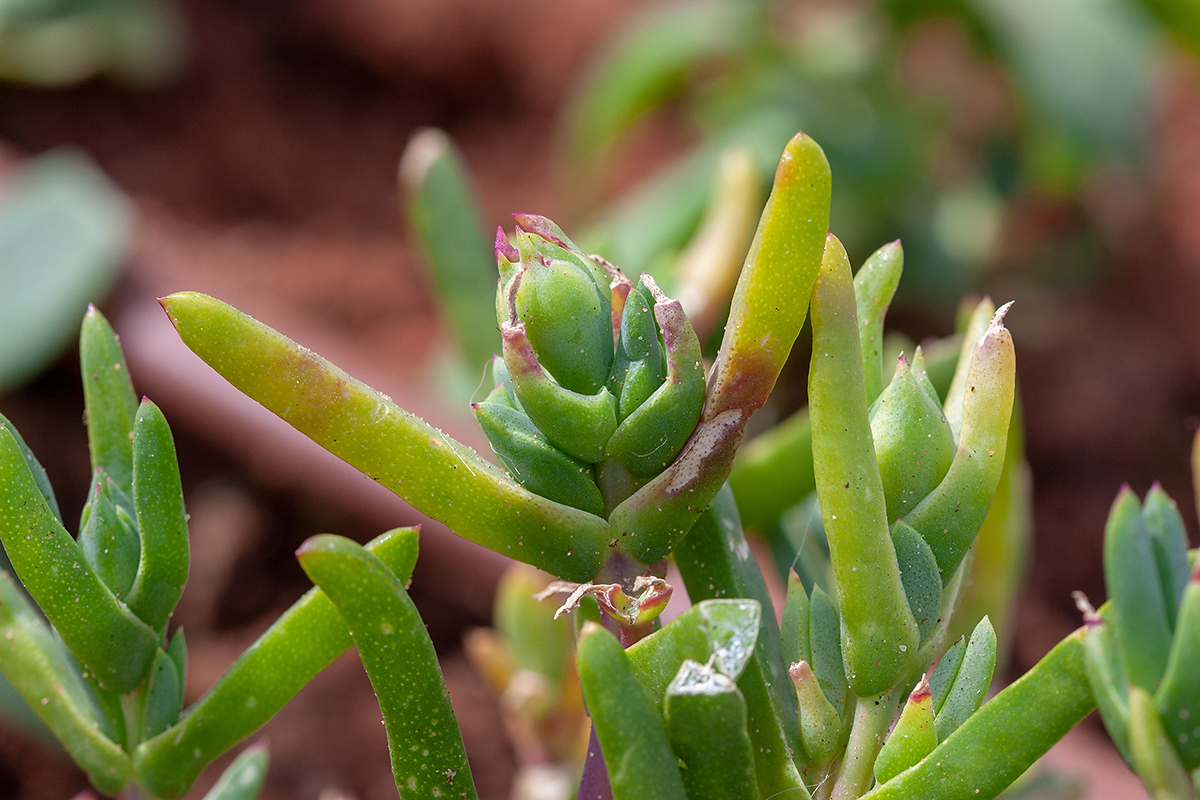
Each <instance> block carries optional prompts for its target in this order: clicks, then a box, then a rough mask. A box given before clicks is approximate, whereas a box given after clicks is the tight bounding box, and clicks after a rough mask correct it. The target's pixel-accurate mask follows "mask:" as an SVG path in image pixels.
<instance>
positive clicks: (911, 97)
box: [564, 0, 1200, 303]
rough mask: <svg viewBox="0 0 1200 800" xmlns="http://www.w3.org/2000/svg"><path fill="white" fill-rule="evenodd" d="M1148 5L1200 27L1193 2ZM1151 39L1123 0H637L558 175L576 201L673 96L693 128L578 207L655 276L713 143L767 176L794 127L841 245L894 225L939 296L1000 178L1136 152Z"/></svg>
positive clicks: (1071, 176) (598, 69)
mask: <svg viewBox="0 0 1200 800" xmlns="http://www.w3.org/2000/svg"><path fill="white" fill-rule="evenodd" d="M1147 5H1149V6H1152V7H1154V8H1155V10H1156V11H1160V12H1161V13H1160V16H1163V17H1164V18H1170V19H1177V20H1180V21H1181V22H1180V24H1179V25H1178V26H1176V27H1182V28H1185V29H1186V30H1187V31H1190V32H1191V35H1192V36H1193V37H1196V36H1197V32H1198V31H1200V24H1197V23H1196V22H1195V21H1194V20H1192V18H1190V17H1188V16H1187V15H1188V13H1189V12H1188V11H1187V9H1186V8H1185V7H1186V6H1192V5H1195V4H1194V3H1187V2H1178V3H1174V4H1172V3H1164V2H1158V0H1155V1H1154V2H1151V1H1150V0H1148V1H1147ZM1168 6H1170V9H1174V10H1170V9H1168V10H1163V9H1166V8H1167V7H1168ZM1176 7H1178V8H1176ZM1189 26H1190V27H1189ZM1187 36H1188V34H1187V33H1186V32H1184V33H1181V34H1180V37H1181V38H1182V39H1184V40H1186V39H1187ZM1196 40H1197V41H1200V38H1197V39H1196ZM1162 42H1163V37H1162V35H1161V32H1160V29H1159V28H1158V26H1156V24H1155V21H1154V18H1153V17H1152V16H1151V15H1150V14H1148V13H1147V11H1146V9H1145V8H1143V7H1142V6H1141V5H1139V4H1137V3H1135V2H1132V1H1131V0H1036V1H1035V0H918V1H917V2H911V1H910V0H879V1H878V2H874V3H839V2H826V3H801V2H789V1H788V0H776V2H758V3H750V2H743V1H741V0H686V1H685V2H677V3H671V4H666V5H662V4H660V5H656V6H654V7H652V8H648V9H646V10H644V11H643V12H641V13H640V14H638V15H636V16H635V17H634V18H633V19H631V20H630V22H629V24H628V25H627V26H626V28H625V29H624V30H623V31H621V32H620V33H619V34H618V35H617V36H616V37H614V39H613V40H612V41H611V42H610V44H609V47H608V48H607V50H606V52H605V53H604V54H603V56H602V57H601V58H600V59H599V60H598V61H597V62H596V64H595V66H594V68H593V70H592V71H591V73H590V75H589V76H588V78H587V79H586V80H585V82H584V83H583V84H582V85H581V86H580V88H579V92H578V94H577V96H576V98H575V102H574V106H573V108H572V110H571V113H570V115H569V118H568V120H567V122H568V130H567V131H565V136H564V140H565V149H566V161H567V164H568V169H569V172H570V174H571V176H572V178H571V185H572V187H573V188H574V189H575V190H576V191H577V194H578V197H577V200H578V201H579V202H580V203H581V204H582V205H584V206H585V207H586V208H587V209H595V208H596V207H597V206H598V205H599V201H600V199H601V198H603V197H604V195H605V193H606V192H607V191H608V190H610V189H611V188H612V187H611V186H608V185H606V183H605V181H606V178H607V176H608V175H609V174H610V172H611V169H610V168H611V166H612V164H613V162H614V160H615V158H616V157H617V156H618V155H619V151H620V150H621V148H622V146H623V145H626V144H627V143H628V140H629V139H630V138H631V136H632V134H633V133H634V131H635V128H636V126H637V124H638V123H639V122H641V121H643V120H644V119H645V118H646V117H647V116H648V115H649V114H651V113H652V112H653V111H655V110H661V109H663V108H666V107H668V106H669V107H670V108H673V109H677V110H681V111H682V114H683V116H684V117H685V119H686V121H687V127H688V129H689V130H691V131H693V132H694V133H695V134H696V144H695V146H694V147H693V148H692V149H691V150H690V151H689V152H687V153H685V154H684V155H682V156H680V157H679V158H677V159H676V160H675V161H674V162H672V163H670V164H668V165H667V166H665V167H664V168H662V169H661V170H660V171H658V172H657V173H655V174H653V175H651V176H650V177H649V178H647V179H646V180H645V181H644V182H643V183H641V184H640V185H639V186H637V187H635V188H634V189H633V190H632V191H631V192H629V193H628V194H627V195H625V196H624V197H622V198H620V199H618V200H617V201H616V203H615V204H613V205H611V206H610V207H608V208H607V209H606V210H605V211H602V212H595V211H593V212H592V213H593V215H594V218H593V222H594V225H593V227H592V228H591V234H590V235H589V236H587V237H584V239H585V241H586V245H585V247H590V248H592V249H594V250H598V251H600V252H603V253H605V254H606V255H607V256H608V257H609V258H611V259H612V260H613V261H615V262H616V263H619V264H621V266H622V267H623V268H625V269H627V270H628V271H630V272H631V273H636V272H637V271H639V270H643V269H652V270H654V271H655V272H656V273H658V276H659V277H663V275H662V273H663V272H665V270H661V269H659V267H660V266H662V265H664V264H665V263H669V262H670V260H671V259H672V257H673V255H674V254H675V253H677V252H678V251H679V250H680V249H681V248H682V247H683V246H684V244H685V243H686V242H687V240H688V238H689V237H690V236H691V234H692V232H693V230H694V229H695V227H696V225H697V224H698V223H699V220H700V217H701V215H702V214H703V212H704V209H705V207H706V206H707V204H708V202H709V201H708V187H709V186H711V185H712V174H713V172H714V170H715V168H716V162H717V158H718V154H719V152H720V151H721V149H722V148H723V147H726V146H729V145H730V144H740V145H744V146H748V147H749V148H750V150H751V151H752V152H753V153H755V155H756V157H757V162H758V165H759V169H760V170H761V172H762V174H763V177H764V180H767V179H769V176H770V174H771V171H772V170H773V169H774V166H775V162H776V160H777V158H778V155H779V153H780V152H781V151H782V149H783V145H784V143H785V142H786V141H787V139H788V137H789V136H790V135H791V133H792V132H794V131H795V130H796V129H797V128H799V129H802V130H804V131H806V132H807V133H809V134H810V135H812V136H814V137H815V138H817V139H818V140H820V141H821V142H822V143H823V146H824V148H825V152H826V154H827V155H828V157H829V160H830V164H831V166H832V168H833V171H834V173H835V174H836V175H837V176H838V185H837V187H836V189H835V192H834V195H833V209H832V223H831V224H832V227H833V228H834V229H835V230H837V231H839V235H840V237H841V238H842V240H843V241H844V242H845V244H846V246H847V248H848V250H849V252H850V254H851V258H852V260H854V261H859V260H860V259H861V258H863V257H865V256H866V255H867V253H868V248H869V247H872V246H874V245H876V244H877V243H878V242H880V241H886V240H890V239H894V238H897V237H900V238H902V239H903V240H904V245H905V249H906V250H907V251H908V252H909V255H910V258H909V263H910V265H911V266H910V268H909V270H908V281H907V287H906V291H908V292H910V293H912V294H915V295H918V296H921V297H923V298H924V299H925V300H926V301H932V302H935V303H941V302H946V301H950V300H952V299H953V298H955V297H957V296H958V295H959V294H960V293H961V292H962V291H963V290H964V289H966V288H968V287H969V286H970V285H971V284H972V283H973V278H974V275H975V273H976V272H977V271H978V270H979V269H981V268H982V267H983V266H984V265H986V264H987V263H988V262H989V261H990V260H993V259H995V258H996V256H997V251H998V249H999V244H1000V239H1001V231H1002V225H1003V222H1004V214H1005V209H1006V204H1007V203H1008V202H1009V201H1010V199H1011V198H1012V197H1014V195H1016V194H1018V193H1020V192H1024V191H1030V190H1033V191H1040V192H1047V193H1050V194H1051V195H1053V196H1056V197H1062V196H1070V195H1071V193H1073V192H1075V191H1077V190H1078V189H1079V187H1080V185H1081V182H1082V181H1083V180H1084V179H1085V178H1086V177H1087V176H1088V175H1090V174H1093V173H1094V172H1095V171H1096V170H1098V169H1100V168H1102V167H1103V166H1105V165H1108V164H1112V163H1114V162H1120V163H1125V164H1130V165H1135V166H1136V164H1137V163H1138V160H1139V158H1140V157H1141V154H1142V152H1143V148H1144V138H1145V129H1144V127H1145V123H1146V119H1147V111H1148V109H1149V104H1150V95H1151V82H1152V79H1153V75H1154V70H1155V66H1156V63H1157V61H1158V59H1159V58H1160V55H1161V53H1162V50H1163V48H1162Z"/></svg>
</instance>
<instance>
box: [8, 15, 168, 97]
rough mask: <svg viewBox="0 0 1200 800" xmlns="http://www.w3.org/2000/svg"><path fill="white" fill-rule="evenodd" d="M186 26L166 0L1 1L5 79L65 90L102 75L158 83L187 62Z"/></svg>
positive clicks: (132, 81) (131, 80) (123, 79)
mask: <svg viewBox="0 0 1200 800" xmlns="http://www.w3.org/2000/svg"><path fill="white" fill-rule="evenodd" d="M183 45H184V34H183V23H182V20H181V19H180V17H179V14H178V11H177V10H176V9H175V7H174V6H173V5H171V4H169V3H167V2H165V1H164V0H7V1H6V2H4V3H0V80H8V81H16V82H19V83H28V84H32V85H34V86H40V87H43V88H61V87H64V86H69V85H71V84H75V83H79V82H80V81H84V80H87V79H88V78H93V77H96V76H97V75H109V76H111V77H112V78H115V79H117V80H119V81H121V82H124V83H131V84H143V85H144V84H154V83H158V82H160V81H162V80H163V79H165V78H167V77H168V76H170V75H171V74H172V73H173V72H174V70H175V69H176V68H177V67H178V66H179V65H180V63H181V61H182V54H183Z"/></svg>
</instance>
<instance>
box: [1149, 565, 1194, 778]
mask: <svg viewBox="0 0 1200 800" xmlns="http://www.w3.org/2000/svg"><path fill="white" fill-rule="evenodd" d="M1197 563H1198V564H1200V562H1197ZM1197 675H1200V566H1197V567H1195V569H1194V570H1193V571H1192V577H1191V580H1190V581H1189V582H1188V585H1187V589H1186V590H1185V591H1184V594H1183V603H1182V604H1181V605H1180V608H1179V621H1178V622H1177V623H1176V626H1175V638H1174V640H1173V641H1172V642H1171V653H1170V655H1169V656H1168V658H1167V669H1166V672H1164V673H1163V679H1162V684H1161V685H1160V686H1159V687H1158V692H1157V693H1156V694H1155V695H1154V702H1155V704H1156V706H1157V708H1158V712H1159V714H1160V715H1161V716H1162V723H1163V726H1164V727H1165V728H1166V730H1167V733H1168V734H1170V737H1171V741H1172V742H1174V744H1175V748H1176V749H1177V750H1178V751H1179V757H1180V759H1181V760H1182V761H1183V765H1184V766H1185V767H1186V768H1187V769H1190V770H1195V769H1198V768H1200V680H1197V678H1196V676H1197Z"/></svg>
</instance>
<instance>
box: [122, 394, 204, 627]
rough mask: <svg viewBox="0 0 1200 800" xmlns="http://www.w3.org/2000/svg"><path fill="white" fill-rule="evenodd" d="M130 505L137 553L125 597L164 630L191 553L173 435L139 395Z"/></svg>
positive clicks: (143, 616)
mask: <svg viewBox="0 0 1200 800" xmlns="http://www.w3.org/2000/svg"><path fill="white" fill-rule="evenodd" d="M133 506H134V508H135V509H136V511H137V521H138V531H139V532H140V534H141V555H140V560H139V563H138V568H137V577H136V578H135V580H134V581H133V586H132V588H131V589H130V590H129V596H128V600H127V601H126V602H127V603H128V605H129V608H130V609H131V610H132V611H133V612H134V613H135V614H137V615H138V617H140V618H141V619H142V620H143V621H144V622H145V623H146V624H147V625H149V626H150V627H152V628H154V629H155V630H158V631H165V630H166V627H167V621H168V620H169V619H170V618H171V612H172V611H174V610H175V604H176V603H178V602H179V596H180V595H181V594H183V585H184V584H185V583H187V576H188V565H189V563H190V555H189V551H188V529H187V512H186V511H185V510H184V507H183V485H182V483H181V482H180V478H179V461H178V459H177V458H176V456H175V440H174V439H173V438H172V436H171V429H170V427H168V426H167V420H166V418H165V417H163V415H162V412H161V411H159V410H158V406H156V405H154V403H151V402H150V401H149V400H143V401H142V404H141V407H139V408H138V412H137V417H136V420H135V422H134V437H133Z"/></svg>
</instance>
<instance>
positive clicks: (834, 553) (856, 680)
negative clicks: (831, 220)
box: [808, 234, 919, 697]
mask: <svg viewBox="0 0 1200 800" xmlns="http://www.w3.org/2000/svg"><path fill="white" fill-rule="evenodd" d="M812 306H813V309H812V315H813V354H814V355H813V360H812V366H811V369H810V371H809V379H808V401H809V414H810V415H811V417H812V425H813V466H814V470H815V474H816V478H817V496H818V498H819V499H820V503H821V518H822V520H823V521H824V523H825V534H826V536H827V537H828V539H829V552H830V557H831V559H832V561H833V571H834V575H835V576H836V578H837V591H838V608H839V610H840V612H841V618H842V655H843V657H844V658H845V661H846V677H847V679H848V680H849V682H850V686H851V688H853V689H854V691H855V693H856V694H858V696H859V697H873V696H875V695H880V694H883V693H884V692H886V691H888V690H889V689H890V688H892V686H894V685H895V684H896V683H897V681H898V680H899V679H900V677H901V675H902V674H904V673H905V672H907V670H908V668H909V664H910V662H911V661H912V659H913V657H914V656H915V655H916V649H917V644H918V636H919V633H918V629H917V623H916V620H914V619H913V615H912V611H911V610H910V609H909V606H908V600H907V599H906V598H905V595H904V585H903V583H902V581H901V578H900V567H899V564H898V562H897V560H896V550H895V546H894V545H893V543H892V537H891V536H890V535H889V533H888V524H887V506H886V502H885V499H884V493H883V482H882V479H881V478H880V473H879V465H878V463H877V461H876V456H875V446H874V444H873V442H872V438H871V426H870V423H869V422H868V416H867V397H866V390H865V388H864V384H863V376H862V363H863V361H862V349H861V347H862V346H861V341H860V338H859V328H858V323H857V320H856V306H855V297H854V288H853V283H852V280H851V277H850V264H849V262H848V261H847V259H846V251H845V250H844V249H843V248H842V245H841V243H840V242H838V240H837V239H836V238H834V237H833V235H832V234H830V236H829V238H828V240H827V243H826V246H825V257H824V259H823V260H822V263H821V274H820V277H818V279H817V281H816V283H815V285H814V286H813V292H812Z"/></svg>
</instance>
